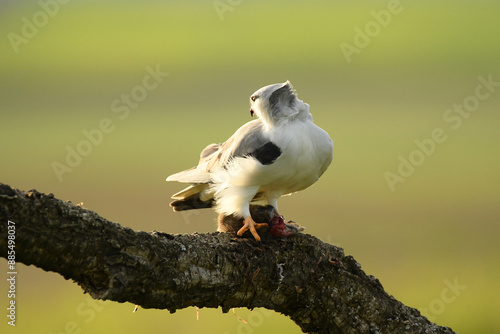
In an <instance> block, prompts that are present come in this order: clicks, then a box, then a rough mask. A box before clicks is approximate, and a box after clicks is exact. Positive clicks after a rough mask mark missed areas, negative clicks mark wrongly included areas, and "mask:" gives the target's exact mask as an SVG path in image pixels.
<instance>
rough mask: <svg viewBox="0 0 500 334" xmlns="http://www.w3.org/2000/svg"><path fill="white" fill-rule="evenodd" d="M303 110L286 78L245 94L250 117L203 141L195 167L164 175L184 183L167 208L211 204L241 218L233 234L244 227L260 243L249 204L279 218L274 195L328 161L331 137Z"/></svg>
mask: <svg viewBox="0 0 500 334" xmlns="http://www.w3.org/2000/svg"><path fill="white" fill-rule="evenodd" d="M309 108H310V106H309V104H307V103H304V102H303V101H302V100H300V99H299V98H298V97H297V94H296V91H295V89H294V88H293V86H292V84H291V83H290V81H286V82H284V83H277V84H272V85H268V86H265V87H262V88H260V89H258V90H257V91H256V92H255V93H253V94H252V95H251V96H250V116H251V117H254V116H256V117H257V118H256V119H254V120H252V121H249V122H248V123H245V124H244V125H243V126H241V127H240V128H239V129H238V130H236V132H235V133H234V134H233V135H232V136H231V137H230V138H229V139H228V140H227V141H225V142H223V143H219V144H210V145H208V146H207V147H206V148H205V149H204V150H203V151H202V152H201V154H200V158H199V163H198V165H197V166H195V167H192V168H190V169H187V170H184V171H181V172H179V173H175V174H172V175H170V176H169V177H167V179H166V180H167V181H177V182H180V183H189V184H190V185H189V186H188V187H187V188H185V189H183V190H181V191H179V192H177V193H175V194H174V195H172V199H173V200H174V201H172V202H171V203H170V206H171V207H172V208H173V210H174V211H176V212H177V211H184V210H193V209H202V208H213V209H215V211H216V212H217V213H219V214H220V215H221V216H233V217H237V218H241V219H242V220H243V226H242V227H241V228H240V229H239V230H238V232H237V235H238V236H242V235H243V234H244V233H245V232H246V231H247V230H248V231H250V232H251V234H252V235H253V237H254V238H255V239H256V240H257V241H260V240H261V239H260V236H259V234H258V233H257V229H259V228H261V227H264V226H267V225H268V224H266V223H265V222H264V223H262V222H259V223H256V222H255V221H254V219H253V218H252V215H251V212H250V206H251V205H252V206H255V205H262V206H269V205H270V206H272V207H273V208H274V210H275V214H274V216H279V217H282V216H280V215H279V214H278V212H279V211H278V199H279V198H280V197H281V196H284V195H288V194H292V193H295V192H298V191H300V190H303V189H306V188H308V187H309V186H311V185H312V184H314V183H315V182H316V181H318V179H319V178H320V177H321V175H323V173H324V172H325V171H326V169H327V168H328V166H329V165H330V164H331V162H332V158H333V141H332V139H331V138H330V136H329V134H328V133H327V132H326V131H325V130H323V129H322V128H320V127H319V126H317V125H316V124H315V123H314V122H313V117H312V115H311V113H310V112H309ZM271 216H273V215H271ZM269 223H271V222H269ZM284 235H288V234H286V233H285V234H284Z"/></svg>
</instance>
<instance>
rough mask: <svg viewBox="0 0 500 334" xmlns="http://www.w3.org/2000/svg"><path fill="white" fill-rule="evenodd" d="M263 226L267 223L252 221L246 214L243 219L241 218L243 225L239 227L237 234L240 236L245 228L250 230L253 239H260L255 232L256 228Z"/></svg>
mask: <svg viewBox="0 0 500 334" xmlns="http://www.w3.org/2000/svg"><path fill="white" fill-rule="evenodd" d="M264 226H268V225H267V224H265V223H263V224H257V223H256V222H254V220H253V219H252V217H251V216H246V217H245V219H244V220H243V227H242V228H240V229H239V231H238V233H237V234H238V235H239V236H240V237H241V236H242V235H243V233H245V232H246V231H247V230H250V233H252V235H253V237H254V238H255V240H257V241H260V236H259V234H258V233H257V229H258V228H261V227H264Z"/></svg>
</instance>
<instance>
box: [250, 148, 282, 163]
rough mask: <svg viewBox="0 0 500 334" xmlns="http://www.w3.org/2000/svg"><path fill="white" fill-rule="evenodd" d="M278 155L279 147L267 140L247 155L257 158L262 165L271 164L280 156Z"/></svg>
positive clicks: (279, 153)
mask: <svg viewBox="0 0 500 334" xmlns="http://www.w3.org/2000/svg"><path fill="white" fill-rule="evenodd" d="M280 155H281V150H280V148H279V147H278V146H276V145H275V144H274V143H273V142H267V143H266V144H264V145H263V146H261V147H259V148H258V149H256V150H255V151H253V152H252V153H250V154H249V156H251V157H254V158H255V159H257V160H259V162H260V163H261V164H263V165H270V164H272V163H273V162H275V161H276V159H278V158H279V157H280Z"/></svg>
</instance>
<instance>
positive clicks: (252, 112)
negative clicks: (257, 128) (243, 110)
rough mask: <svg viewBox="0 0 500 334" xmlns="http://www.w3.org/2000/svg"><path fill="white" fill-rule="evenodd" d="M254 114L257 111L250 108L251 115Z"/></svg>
mask: <svg viewBox="0 0 500 334" xmlns="http://www.w3.org/2000/svg"><path fill="white" fill-rule="evenodd" d="M253 114H255V111H253V109H252V108H250V116H251V117H253Z"/></svg>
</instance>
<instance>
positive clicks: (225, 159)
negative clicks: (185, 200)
mask: <svg viewBox="0 0 500 334" xmlns="http://www.w3.org/2000/svg"><path fill="white" fill-rule="evenodd" d="M249 155H254V156H255V158H257V159H258V160H259V161H261V162H262V161H264V162H262V163H263V164H265V163H270V162H272V161H274V160H275V159H276V158H277V157H278V156H279V155H281V150H279V148H277V147H276V145H274V144H272V143H271V144H270V142H269V139H268V138H267V136H266V135H265V133H264V124H263V123H262V121H260V120H259V119H257V120H254V121H251V122H248V123H246V124H245V125H243V126H242V127H241V128H239V129H238V130H237V131H236V132H235V133H234V134H233V135H232V136H231V137H230V138H229V139H228V140H227V141H226V142H224V143H222V144H210V145H208V146H207V147H206V148H205V149H204V150H203V151H202V152H201V154H200V161H199V163H198V166H196V167H193V168H191V169H188V170H185V171H182V172H179V173H176V174H173V175H170V176H169V177H168V178H167V181H177V182H183V183H194V184H199V183H210V182H211V177H210V172H211V171H213V170H214V169H216V168H219V167H224V166H226V165H227V164H228V163H229V162H230V161H231V160H232V159H234V158H236V157H244V156H249Z"/></svg>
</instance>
